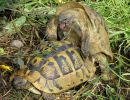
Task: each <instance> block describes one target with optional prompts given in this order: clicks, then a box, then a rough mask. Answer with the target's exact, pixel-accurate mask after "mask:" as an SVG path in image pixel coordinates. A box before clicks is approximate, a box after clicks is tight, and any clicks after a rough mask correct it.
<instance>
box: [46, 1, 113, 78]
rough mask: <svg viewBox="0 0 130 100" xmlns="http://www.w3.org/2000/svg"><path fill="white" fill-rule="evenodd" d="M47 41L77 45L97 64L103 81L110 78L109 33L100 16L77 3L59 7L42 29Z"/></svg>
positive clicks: (110, 52) (111, 55)
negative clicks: (65, 41)
mask: <svg viewBox="0 0 130 100" xmlns="http://www.w3.org/2000/svg"><path fill="white" fill-rule="evenodd" d="M46 33H47V36H48V40H60V41H63V40H67V41H70V42H71V43H72V44H73V45H75V46H78V47H80V48H81V51H82V52H83V54H84V56H85V57H86V58H87V59H88V58H89V59H91V61H92V62H93V63H94V64H96V63H98V64H99V66H100V68H101V71H102V75H101V78H102V79H104V80H109V79H110V74H111V73H110V72H109V69H108V61H112V60H113V54H112V51H111V48H110V42H109V35H108V31H107V29H106V26H105V23H104V20H103V18H102V17H101V16H100V15H99V14H98V13H97V12H96V11H95V10H93V9H91V8H90V7H88V6H86V5H84V4H82V3H79V2H68V3H65V4H63V5H61V6H59V7H58V8H57V10H56V13H55V15H54V17H53V18H52V19H51V20H50V21H49V23H48V25H47V30H46Z"/></svg>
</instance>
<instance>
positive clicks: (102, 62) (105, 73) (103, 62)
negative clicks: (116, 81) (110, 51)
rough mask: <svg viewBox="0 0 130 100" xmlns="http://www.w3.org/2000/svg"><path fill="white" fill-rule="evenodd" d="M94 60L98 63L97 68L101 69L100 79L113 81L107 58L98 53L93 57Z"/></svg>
mask: <svg viewBox="0 0 130 100" xmlns="http://www.w3.org/2000/svg"><path fill="white" fill-rule="evenodd" d="M94 59H95V61H94V62H97V63H99V66H100V68H101V72H102V74H101V78H102V79H103V80H111V79H113V78H114V76H113V73H111V72H110V70H109V63H108V60H107V57H106V56H105V55H104V54H101V53H99V54H96V55H95V56H94Z"/></svg>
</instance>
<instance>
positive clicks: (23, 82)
mask: <svg viewBox="0 0 130 100" xmlns="http://www.w3.org/2000/svg"><path fill="white" fill-rule="evenodd" d="M12 84H13V87H14V88H15V89H23V90H24V89H25V90H29V91H31V92H32V93H35V94H41V93H40V91H39V90H37V89H36V88H35V87H34V85H33V84H32V83H31V82H29V81H28V80H27V78H26V77H24V76H20V75H14V76H13V79H12Z"/></svg>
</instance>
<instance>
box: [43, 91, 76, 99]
mask: <svg viewBox="0 0 130 100" xmlns="http://www.w3.org/2000/svg"><path fill="white" fill-rule="evenodd" d="M42 95H43V98H44V100H74V99H73V96H72V94H71V93H69V94H68V93H67V92H62V93H59V94H50V93H45V92H43V94H42Z"/></svg>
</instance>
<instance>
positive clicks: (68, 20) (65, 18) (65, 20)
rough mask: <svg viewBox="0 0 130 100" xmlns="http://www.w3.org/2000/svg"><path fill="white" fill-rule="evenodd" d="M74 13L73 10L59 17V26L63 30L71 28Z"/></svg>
mask: <svg viewBox="0 0 130 100" xmlns="http://www.w3.org/2000/svg"><path fill="white" fill-rule="evenodd" d="M74 13H75V12H74V11H73V10H66V11H64V12H62V13H61V14H60V15H59V16H58V22H59V23H58V24H59V28H60V29H61V30H64V29H65V28H66V27H70V26H71V25H72V24H73V21H74Z"/></svg>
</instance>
